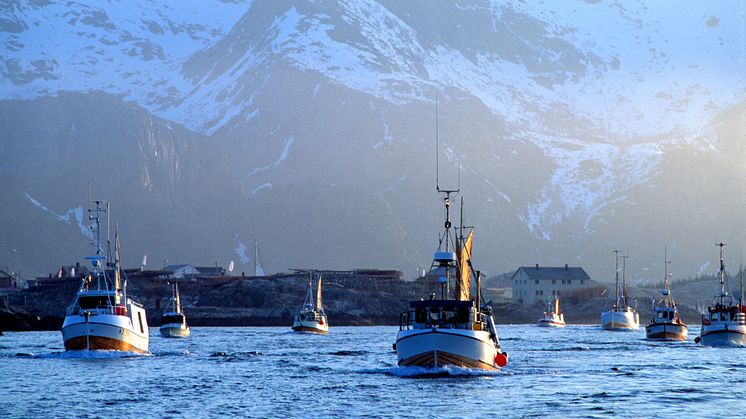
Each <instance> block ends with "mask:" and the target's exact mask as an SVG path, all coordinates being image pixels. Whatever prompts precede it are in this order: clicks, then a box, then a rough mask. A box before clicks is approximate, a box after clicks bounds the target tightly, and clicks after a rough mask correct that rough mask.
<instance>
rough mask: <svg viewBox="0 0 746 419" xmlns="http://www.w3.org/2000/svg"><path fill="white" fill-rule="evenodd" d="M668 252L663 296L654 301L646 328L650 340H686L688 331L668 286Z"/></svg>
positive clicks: (665, 263) (665, 262)
mask: <svg viewBox="0 0 746 419" xmlns="http://www.w3.org/2000/svg"><path fill="white" fill-rule="evenodd" d="M669 263H671V262H669V261H668V252H666V257H665V260H664V265H665V270H664V275H663V289H662V290H661V295H660V296H659V297H658V298H657V299H656V298H654V299H653V310H652V312H653V316H652V318H651V320H650V324H648V325H647V326H646V327H645V334H646V336H647V338H648V339H654V340H686V339H687V337H688V329H687V326H686V324H684V322H683V321H682V320H681V314H679V309H678V307H677V306H676V300H674V298H673V295H672V294H671V289H670V287H669V284H668V278H669V277H670V275H671V274H669V273H668V264H669Z"/></svg>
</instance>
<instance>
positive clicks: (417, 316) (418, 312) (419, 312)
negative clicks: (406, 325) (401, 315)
mask: <svg viewBox="0 0 746 419" xmlns="http://www.w3.org/2000/svg"><path fill="white" fill-rule="evenodd" d="M414 321H415V322H416V323H425V322H427V309H426V308H424V307H418V308H416V309H414Z"/></svg>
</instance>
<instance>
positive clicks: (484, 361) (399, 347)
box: [396, 329, 500, 370]
mask: <svg viewBox="0 0 746 419" xmlns="http://www.w3.org/2000/svg"><path fill="white" fill-rule="evenodd" d="M396 353H397V358H398V364H399V366H420V367H426V368H436V367H442V366H446V365H453V366H458V367H464V368H479V369H485V370H497V369H499V368H500V367H499V366H498V365H497V364H496V362H495V358H496V356H497V354H498V350H497V347H496V346H495V344H494V342H493V341H492V339H490V336H489V333H488V332H486V331H481V330H464V329H410V330H402V331H399V333H398V334H397V336H396Z"/></svg>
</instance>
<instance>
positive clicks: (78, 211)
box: [26, 192, 93, 239]
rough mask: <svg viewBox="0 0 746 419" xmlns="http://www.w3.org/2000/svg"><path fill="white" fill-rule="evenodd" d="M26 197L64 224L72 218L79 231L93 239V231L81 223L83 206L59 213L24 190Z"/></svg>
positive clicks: (69, 222) (70, 221) (70, 222)
mask: <svg viewBox="0 0 746 419" xmlns="http://www.w3.org/2000/svg"><path fill="white" fill-rule="evenodd" d="M26 198H28V200H29V201H31V203H32V204H34V205H36V206H37V207H39V208H40V209H41V210H43V211H44V212H48V213H50V214H52V215H53V216H54V217H55V218H56V219H57V220H58V221H61V222H63V223H66V224H72V220H73V218H74V219H75V221H76V224H77V226H78V228H79V229H80V233H81V234H82V235H83V236H85V237H87V238H89V239H93V232H92V231H91V229H90V227H88V226H87V225H85V223H83V207H76V208H70V209H69V210H67V212H65V213H64V214H62V215H60V214H57V213H55V212H54V211H52V210H50V209H49V208H47V207H46V206H44V205H43V204H42V203H41V202H39V201H37V200H36V199H34V198H33V197H32V196H31V195H30V194H29V193H28V192H26Z"/></svg>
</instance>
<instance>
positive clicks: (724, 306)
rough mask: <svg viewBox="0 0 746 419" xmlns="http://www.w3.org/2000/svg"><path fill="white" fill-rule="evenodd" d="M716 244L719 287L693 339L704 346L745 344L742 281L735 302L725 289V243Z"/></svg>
mask: <svg viewBox="0 0 746 419" xmlns="http://www.w3.org/2000/svg"><path fill="white" fill-rule="evenodd" d="M717 246H719V247H720V270H719V271H718V283H719V285H720V289H719V290H718V291H719V292H718V294H716V295H715V298H714V301H713V304H712V305H711V306H709V307H707V313H705V314H703V315H702V329H701V332H700V335H699V336H698V337H697V338H695V339H694V341H695V342H698V343H700V344H702V345H706V346H746V315H744V307H743V283H742V285H741V301H740V302H739V303H736V302H735V301H734V299H733V296H731V295H730V294H729V293H728V291H727V282H728V274H727V272H726V270H725V260H724V259H723V247H725V243H722V242H721V243H718V244H717ZM742 281H743V280H742Z"/></svg>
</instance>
